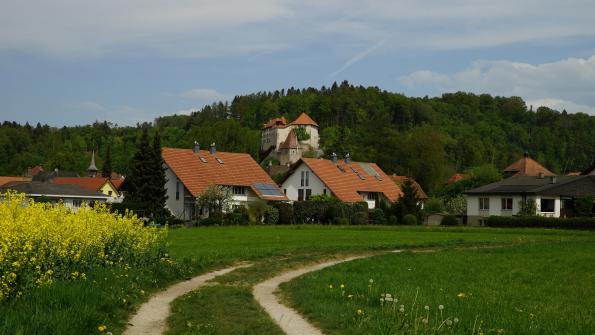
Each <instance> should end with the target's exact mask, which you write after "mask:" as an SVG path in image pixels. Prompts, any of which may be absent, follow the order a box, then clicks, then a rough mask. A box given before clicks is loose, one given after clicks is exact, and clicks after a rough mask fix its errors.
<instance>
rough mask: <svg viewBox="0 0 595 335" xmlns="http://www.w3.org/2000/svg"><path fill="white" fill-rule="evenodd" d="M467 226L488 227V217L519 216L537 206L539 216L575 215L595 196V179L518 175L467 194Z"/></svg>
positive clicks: (589, 177) (588, 177)
mask: <svg viewBox="0 0 595 335" xmlns="http://www.w3.org/2000/svg"><path fill="white" fill-rule="evenodd" d="M465 196H466V198H467V224H469V225H484V224H485V222H486V221H487V218H488V217H490V216H492V215H495V216H513V215H517V214H519V212H520V211H521V209H522V207H523V206H526V205H527V204H531V203H532V204H534V207H535V210H536V213H535V214H537V215H541V216H547V217H565V216H573V214H574V212H573V203H574V200H575V199H577V198H579V197H588V196H591V197H595V176H589V175H586V176H544V175H538V176H537V177H535V176H516V177H511V178H507V179H504V180H501V181H499V182H495V183H491V184H488V185H485V186H481V187H478V188H475V189H472V190H469V191H467V192H465Z"/></svg>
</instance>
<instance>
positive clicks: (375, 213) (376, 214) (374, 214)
mask: <svg viewBox="0 0 595 335" xmlns="http://www.w3.org/2000/svg"><path fill="white" fill-rule="evenodd" d="M370 221H371V222H372V223H373V224H377V225H385V224H386V216H384V211H383V210H382V209H380V208H374V209H373V210H371V211H370Z"/></svg>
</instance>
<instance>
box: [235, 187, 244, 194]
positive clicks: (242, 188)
mask: <svg viewBox="0 0 595 335" xmlns="http://www.w3.org/2000/svg"><path fill="white" fill-rule="evenodd" d="M233 194H234V195H244V194H246V188H245V187H244V186H234V187H233Z"/></svg>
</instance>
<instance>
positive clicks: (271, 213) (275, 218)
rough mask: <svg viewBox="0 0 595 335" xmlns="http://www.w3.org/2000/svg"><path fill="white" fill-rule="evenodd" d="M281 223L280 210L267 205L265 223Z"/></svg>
mask: <svg viewBox="0 0 595 335" xmlns="http://www.w3.org/2000/svg"><path fill="white" fill-rule="evenodd" d="M277 223H279V210H278V209H277V208H275V207H273V206H267V209H266V211H265V212H264V224H277Z"/></svg>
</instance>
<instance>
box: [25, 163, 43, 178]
mask: <svg viewBox="0 0 595 335" xmlns="http://www.w3.org/2000/svg"><path fill="white" fill-rule="evenodd" d="M43 171H44V170H43V167H42V166H41V165H37V166H34V167H32V168H29V169H27V177H35V176H36V175H37V174H38V173H40V172H43Z"/></svg>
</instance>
